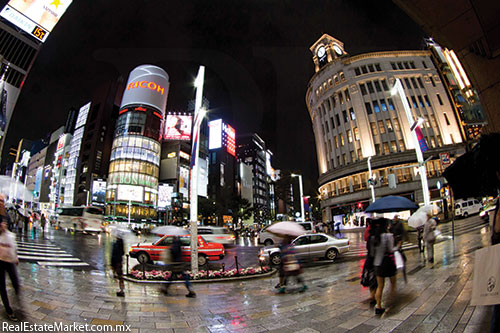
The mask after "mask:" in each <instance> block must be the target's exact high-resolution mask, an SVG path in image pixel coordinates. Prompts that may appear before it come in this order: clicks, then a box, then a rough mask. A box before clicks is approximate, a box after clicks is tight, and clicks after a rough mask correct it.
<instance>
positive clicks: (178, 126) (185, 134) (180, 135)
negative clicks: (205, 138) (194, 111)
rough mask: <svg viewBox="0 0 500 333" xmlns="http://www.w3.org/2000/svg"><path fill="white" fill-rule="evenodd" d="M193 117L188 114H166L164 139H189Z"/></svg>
mask: <svg viewBox="0 0 500 333" xmlns="http://www.w3.org/2000/svg"><path fill="white" fill-rule="evenodd" d="M192 126H193V117H192V116H188V115H174V114H169V115H167V119H166V122H165V131H164V135H163V139H164V140H191V128H192Z"/></svg>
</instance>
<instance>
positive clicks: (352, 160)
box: [351, 150, 356, 162]
mask: <svg viewBox="0 0 500 333" xmlns="http://www.w3.org/2000/svg"><path fill="white" fill-rule="evenodd" d="M351 162H356V156H355V155H354V151H352V150H351Z"/></svg>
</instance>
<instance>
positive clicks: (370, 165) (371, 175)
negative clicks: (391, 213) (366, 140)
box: [368, 156, 375, 203]
mask: <svg viewBox="0 0 500 333" xmlns="http://www.w3.org/2000/svg"><path fill="white" fill-rule="evenodd" d="M371 160H372V157H371V156H369V157H368V177H370V180H371V181H370V189H371V192H372V203H373V202H375V188H373V174H372V164H371Z"/></svg>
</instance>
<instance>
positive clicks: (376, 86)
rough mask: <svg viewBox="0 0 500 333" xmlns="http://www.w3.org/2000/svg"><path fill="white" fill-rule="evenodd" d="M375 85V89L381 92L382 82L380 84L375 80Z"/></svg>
mask: <svg viewBox="0 0 500 333" xmlns="http://www.w3.org/2000/svg"><path fill="white" fill-rule="evenodd" d="M373 83H374V84H375V89H377V91H378V92H381V91H382V88H381V87H380V82H378V80H375V81H373Z"/></svg>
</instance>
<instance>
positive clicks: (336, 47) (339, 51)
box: [333, 45, 343, 56]
mask: <svg viewBox="0 0 500 333" xmlns="http://www.w3.org/2000/svg"><path fill="white" fill-rule="evenodd" d="M333 50H334V51H335V53H337V55H339V56H341V55H342V53H343V52H342V49H341V48H340V47H339V46H338V45H333Z"/></svg>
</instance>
